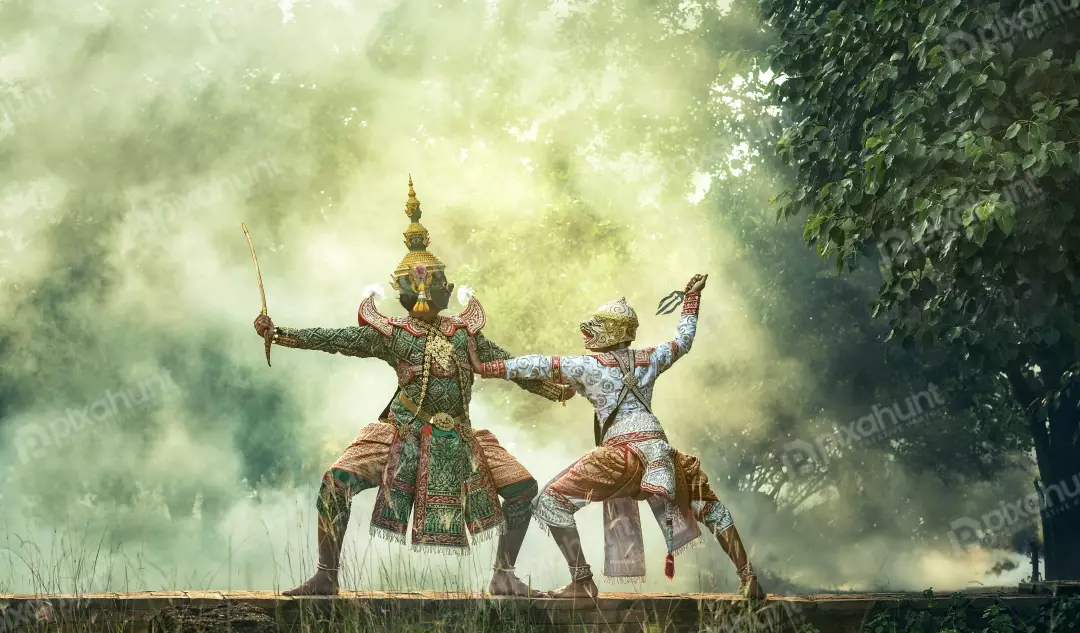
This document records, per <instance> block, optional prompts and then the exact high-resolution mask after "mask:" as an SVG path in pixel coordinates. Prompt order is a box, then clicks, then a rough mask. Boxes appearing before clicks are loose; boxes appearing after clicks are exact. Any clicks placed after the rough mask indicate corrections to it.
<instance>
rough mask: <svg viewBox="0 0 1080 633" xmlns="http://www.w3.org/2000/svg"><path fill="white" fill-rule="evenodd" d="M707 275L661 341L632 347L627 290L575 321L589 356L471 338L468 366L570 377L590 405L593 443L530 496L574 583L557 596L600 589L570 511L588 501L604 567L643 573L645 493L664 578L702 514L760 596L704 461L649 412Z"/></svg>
mask: <svg viewBox="0 0 1080 633" xmlns="http://www.w3.org/2000/svg"><path fill="white" fill-rule="evenodd" d="M707 278H708V276H707V275H706V276H702V275H695V276H694V277H693V278H692V279H691V280H690V281H689V283H687V285H686V290H685V293H684V296H683V309H682V315H681V316H680V319H679V325H678V328H677V329H676V334H675V339H674V340H672V341H670V342H667V343H664V344H663V345H659V346H657V347H650V348H645V349H638V350H634V349H631V348H630V344H631V343H632V342H633V340H634V338H635V336H636V334H637V327H638V319H637V314H636V313H635V312H634V310H633V309H632V308H631V307H630V306H629V305H628V304H627V303H626V300H625V299H620V300H618V301H612V302H609V303H606V304H604V305H603V306H601V307H600V308H599V310H597V312H596V313H595V314H594V315H592V316H591V317H590V318H589V319H587V320H586V321H583V322H582V323H581V333H582V335H583V336H584V338H585V347H586V348H587V349H589V350H590V351H591V352H593V353H592V354H589V355H584V356H540V355H529V356H520V357H517V358H511V359H508V360H494V361H488V362H482V360H481V358H480V356H479V355H478V354H477V353H476V351H475V346H471V347H470V352H469V356H470V363H471V365H472V367H473V371H475V372H476V373H478V374H480V375H481V376H483V377H484V378H502V379H506V380H517V381H520V380H535V379H543V380H550V381H554V382H558V383H566V384H569V385H570V386H572V387H573V388H574V389H575V390H577V392H578V393H580V394H582V395H583V396H585V397H586V398H588V399H589V401H590V402H592V404H593V406H594V407H595V408H596V414H595V416H594V425H595V435H596V444H597V448H595V449H593V450H592V451H590V452H588V453H587V454H586V455H585V456H584V457H582V458H581V459H579V460H578V461H576V462H574V464H572V465H571V466H570V467H569V468H567V469H566V470H564V471H563V472H562V473H560V474H559V475H558V476H556V477H555V479H553V480H552V481H551V482H550V483H549V484H548V485H547V486H546V487H545V488H544V490H543V491H542V492H541V493H540V496H539V497H538V498H537V500H536V503H535V511H534V513H533V516H534V518H535V519H536V520H537V521H538V522H539V523H540V525H541V526H542V527H543V528H544V529H545V530H547V531H548V532H550V534H551V535H552V536H553V537H554V538H555V541H556V543H558V546H559V549H560V550H562V553H563V556H565V557H566V562H567V564H568V565H569V567H570V577H571V582H570V584H568V585H567V586H565V587H563V588H562V589H560V590H558V591H556V592H555V593H554V596H555V597H565V598H569V597H585V596H593V597H595V596H596V594H597V588H596V583H595V582H594V581H593V575H592V570H591V568H590V567H589V565H588V564H587V563H586V562H585V556H584V554H583V553H582V551H581V540H580V538H579V536H578V531H577V527H576V525H575V522H574V514H575V513H576V512H577V511H578V510H580V509H581V508H583V507H584V506H585V505H586V504H588V503H589V502H592V501H603V502H604V544H605V550H606V551H605V554H606V557H605V564H604V575H605V576H606V577H608V578H609V579H611V580H616V581H632V580H642V579H644V577H645V559H644V546H643V543H642V536H641V522H640V518H639V515H638V501H642V500H647V501H648V502H649V505H650V506H651V508H652V511H653V514H654V515H655V517H656V519H657V521H658V522H659V524H660V526H661V528H662V529H663V530H664V534H665V538H666V540H667V546H668V554H667V559H666V561H665V573H666V575H667V577H668V578H673V577H674V574H675V555H676V554H678V553H679V552H681V551H682V550H684V549H686V548H687V547H688V546H690V545H692V544H697V543H700V541H697V538H698V537H699V536H700V534H701V533H700V530H699V528H698V522H699V521H700V522H701V524H703V525H704V526H705V527H706V529H707V530H708V531H709V532H711V533H712V534H713V535H714V536H716V538H717V540H718V541H720V545H721V547H723V549H724V551H725V552H726V553H727V554H728V556H729V557H730V558H731V561H732V562H733V563H734V564H735V569H736V573H737V574H738V576H739V580H740V587H739V590H740V593H742V594H743V595H744V596H746V597H751V598H764V597H765V592H764V591H762V589H761V586H760V585H759V584H758V581H757V576H756V574H755V573H754V569H753V567H752V566H751V565H750V561H749V559H748V557H747V554H746V549H745V547H744V546H743V543H742V540H741V539H740V538H739V533H738V531H736V529H735V525H734V522H733V521H732V518H731V513H730V512H729V511H728V509H727V508H726V507H725V506H724V504H723V503H721V501H720V500H719V499H718V498H717V496H716V494H715V493H714V492H713V491H712V490H711V489H710V487H709V478H708V475H706V474H705V472H704V471H702V469H701V462H700V461H699V460H698V458H696V457H693V456H692V455H687V454H684V453H680V452H679V451H677V450H675V449H674V448H672V447H671V446H670V445H669V444H668V440H667V435H666V434H665V433H664V429H663V427H661V426H660V422H659V421H658V420H657V419H656V416H655V415H653V413H652V394H653V387H654V386H655V384H656V379H657V378H658V377H659V376H660V374H662V373H663V372H664V371H666V370H667V369H668V368H670V367H671V366H672V364H674V363H675V361H676V360H678V359H680V358H682V357H683V356H685V355H686V354H687V353H688V352H689V351H690V346H691V345H692V344H693V341H694V334H695V332H696V330H697V321H698V306H699V302H700V298H701V291H702V290H703V289H704V288H705V282H706V280H707ZM601 421H603V422H601Z"/></svg>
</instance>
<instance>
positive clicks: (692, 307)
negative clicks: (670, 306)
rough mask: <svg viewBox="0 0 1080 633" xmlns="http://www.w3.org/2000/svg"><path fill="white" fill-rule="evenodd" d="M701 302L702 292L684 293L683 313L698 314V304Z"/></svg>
mask: <svg viewBox="0 0 1080 633" xmlns="http://www.w3.org/2000/svg"><path fill="white" fill-rule="evenodd" d="M700 304H701V293H700V292H688V293H686V294H685V295H683V305H682V313H683V314H684V315H687V314H690V315H694V316H697V313H698V306H699V305H700Z"/></svg>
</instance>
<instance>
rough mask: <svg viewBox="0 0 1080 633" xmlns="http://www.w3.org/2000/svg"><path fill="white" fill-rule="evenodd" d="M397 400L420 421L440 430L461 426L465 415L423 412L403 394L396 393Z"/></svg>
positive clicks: (450, 429)
mask: <svg viewBox="0 0 1080 633" xmlns="http://www.w3.org/2000/svg"><path fill="white" fill-rule="evenodd" d="M398 400H400V401H401V404H403V405H405V408H406V409H408V410H409V411H410V412H412V414H413V415H415V416H416V417H417V418H418V419H419V420H420V421H421V422H424V423H425V424H430V425H431V426H433V427H435V428H437V429H439V430H440V431H452V430H454V429H456V428H457V427H458V426H463V425H464V423H465V416H463V415H458V416H454V415H450V414H449V413H442V412H439V413H436V414H434V415H431V414H428V413H425V412H423V411H421V410H420V407H418V406H416V403H414V402H413V401H412V400H409V399H408V398H407V397H406V396H405V394H400V395H398Z"/></svg>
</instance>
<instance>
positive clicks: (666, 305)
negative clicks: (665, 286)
mask: <svg viewBox="0 0 1080 633" xmlns="http://www.w3.org/2000/svg"><path fill="white" fill-rule="evenodd" d="M685 294H686V293H684V292H683V291H682V290H674V291H672V293H671V294H669V295H668V296H666V297H664V298H663V299H661V300H660V305H659V306H657V309H656V313H657V314H671V313H672V312H674V311H675V310H677V309H678V308H679V306H681V305H682V302H683V296H685Z"/></svg>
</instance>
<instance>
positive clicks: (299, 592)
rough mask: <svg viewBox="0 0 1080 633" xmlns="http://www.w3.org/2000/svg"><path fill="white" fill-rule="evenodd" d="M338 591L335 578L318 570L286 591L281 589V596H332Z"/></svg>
mask: <svg viewBox="0 0 1080 633" xmlns="http://www.w3.org/2000/svg"><path fill="white" fill-rule="evenodd" d="M337 592H338V586H337V578H334V577H333V576H331V575H330V574H329V572H325V571H322V570H319V571H317V572H315V575H314V576H312V577H311V578H309V579H308V580H307V582H305V583H303V584H300V585H297V586H295V587H293V588H292V589H290V590H288V591H282V592H281V595H283V596H333V595H336V594H337Z"/></svg>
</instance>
